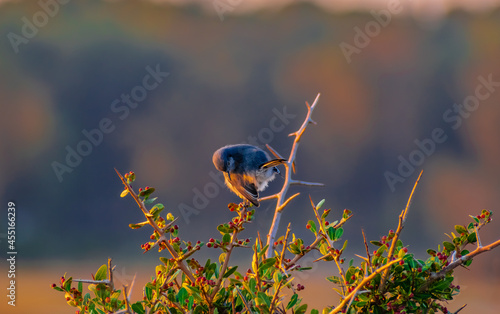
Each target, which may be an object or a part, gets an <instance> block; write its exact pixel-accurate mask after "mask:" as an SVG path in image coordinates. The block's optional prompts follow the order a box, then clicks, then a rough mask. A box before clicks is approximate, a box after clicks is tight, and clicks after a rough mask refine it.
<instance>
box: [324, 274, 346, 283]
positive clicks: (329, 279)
mask: <svg viewBox="0 0 500 314" xmlns="http://www.w3.org/2000/svg"><path fill="white" fill-rule="evenodd" d="M326 280H328V281H330V282H332V283H334V284H340V283H342V280H341V279H340V278H339V277H337V276H330V277H326Z"/></svg>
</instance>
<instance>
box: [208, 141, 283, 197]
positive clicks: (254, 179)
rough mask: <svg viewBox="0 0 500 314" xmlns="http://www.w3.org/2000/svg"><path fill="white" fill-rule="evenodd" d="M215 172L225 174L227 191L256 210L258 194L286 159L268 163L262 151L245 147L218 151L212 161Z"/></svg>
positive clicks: (224, 148)
mask: <svg viewBox="0 0 500 314" xmlns="http://www.w3.org/2000/svg"><path fill="white" fill-rule="evenodd" d="M212 161H213V163H214V165H215V168H217V170H219V171H222V172H223V173H224V178H225V181H226V185H227V187H228V188H229V189H230V190H231V191H233V192H234V193H235V194H236V195H238V196H239V197H241V198H242V199H243V200H244V201H248V202H250V203H252V204H253V205H255V206H256V207H259V191H263V190H264V189H265V188H266V187H267V184H268V183H269V182H270V181H272V180H273V179H274V177H275V176H276V174H277V173H278V174H279V173H280V172H279V170H278V168H276V166H278V165H280V164H283V163H285V162H286V159H271V158H270V157H269V155H268V154H267V153H266V152H265V151H263V150H262V149H260V148H258V147H255V146H252V145H246V144H237V145H227V146H224V147H222V148H219V149H218V150H217V151H216V152H215V153H214V156H213V157H212Z"/></svg>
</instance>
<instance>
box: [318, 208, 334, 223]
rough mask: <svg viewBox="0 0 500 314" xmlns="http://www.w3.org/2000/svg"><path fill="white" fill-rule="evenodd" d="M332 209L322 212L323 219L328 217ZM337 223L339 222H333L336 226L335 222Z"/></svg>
mask: <svg viewBox="0 0 500 314" xmlns="http://www.w3.org/2000/svg"><path fill="white" fill-rule="evenodd" d="M330 211H331V209H325V210H324V211H323V214H321V220H324V219H325V218H326V216H328V214H329V213H330ZM336 223H337V222H335V223H332V225H334V226H335V224H336Z"/></svg>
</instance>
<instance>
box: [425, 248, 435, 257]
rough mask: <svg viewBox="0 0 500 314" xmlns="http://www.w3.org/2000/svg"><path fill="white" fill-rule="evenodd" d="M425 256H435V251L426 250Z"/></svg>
mask: <svg viewBox="0 0 500 314" xmlns="http://www.w3.org/2000/svg"><path fill="white" fill-rule="evenodd" d="M427 254H429V255H430V256H435V255H436V251H434V250H432V249H428V250H427Z"/></svg>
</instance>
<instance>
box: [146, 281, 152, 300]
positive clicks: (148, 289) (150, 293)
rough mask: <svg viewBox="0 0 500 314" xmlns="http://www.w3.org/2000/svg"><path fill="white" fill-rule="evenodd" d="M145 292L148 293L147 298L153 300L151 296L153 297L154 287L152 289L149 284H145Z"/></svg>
mask: <svg viewBox="0 0 500 314" xmlns="http://www.w3.org/2000/svg"><path fill="white" fill-rule="evenodd" d="M144 294H145V295H146V299H148V300H149V301H151V298H152V297H153V289H151V287H150V286H148V285H146V286H144Z"/></svg>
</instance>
